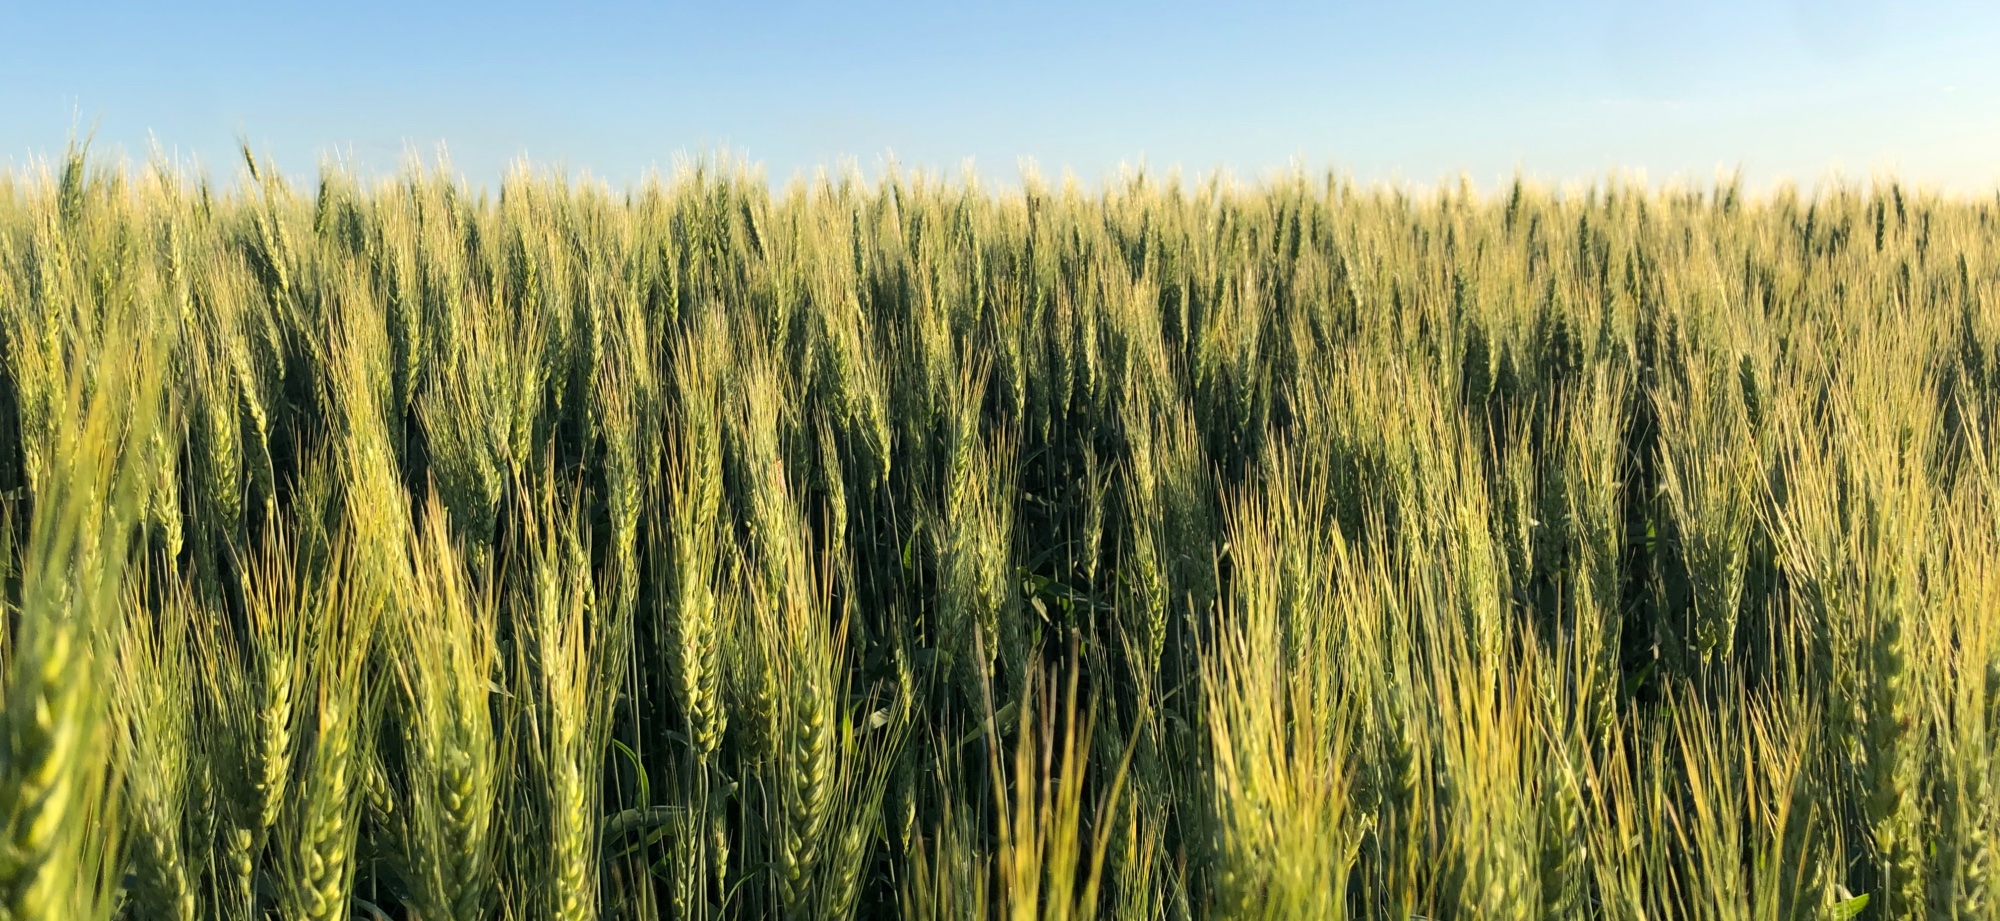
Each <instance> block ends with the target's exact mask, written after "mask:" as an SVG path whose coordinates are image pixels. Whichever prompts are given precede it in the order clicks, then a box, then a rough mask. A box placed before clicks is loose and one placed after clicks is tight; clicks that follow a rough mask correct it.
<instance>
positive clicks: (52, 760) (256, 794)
mask: <svg viewBox="0 0 2000 921" xmlns="http://www.w3.org/2000/svg"><path fill="white" fill-rule="evenodd" d="M448 177H449V171H448V170H447V169H443V168H440V169H424V168H420V167H412V168H410V169H409V170H407V171H406V172H405V173H403V174H402V175H401V176H400V177H398V178H395V179H393V180H385V181H379V182H377V181H363V180H360V179H357V178H355V177H353V176H351V175H349V174H346V173H342V172H340V171H338V170H329V171H327V172H325V173H323V174H322V175H321V176H320V177H319V178H318V179H317V182H316V183H309V184H298V183H295V182H294V181H292V180H289V179H288V178H286V177H283V176H279V175H276V174H274V173H273V172H272V171H271V170H269V169H268V168H263V167H260V164H259V162H258V161H257V159H256V158H255V157H254V156H251V155H249V154H248V153H247V152H246V154H245V163H244V166H243V168H242V169H241V171H240V178H237V179H232V180H230V181H229V182H226V183H215V182H210V181H207V180H204V179H196V178H190V177H188V176H186V175H183V174H182V173H180V172H177V171H175V170H173V169H169V168H165V167H144V168H140V167H132V166H122V165H105V164H98V163H92V162H90V161H88V160H87V159H86V158H85V157H84V155H83V154H82V153H81V152H72V153H71V154H70V155H69V156H68V157H67V158H66V159H63V160H60V161H58V162H55V163H52V164H50V165H48V166H47V167H45V168H42V169H37V170H27V171H22V172H19V173H16V174H13V175H9V176H5V177H0V575H4V595H0V597H4V603H5V616H6V619H7V625H8V629H6V630H4V631H0V658H3V659H4V673H5V678H4V700H0V823H4V838H0V919H6V921H40V919H71V918H83V919H107V918H132V919H172V921H193V919H198V918H199V919H209V918H214V919H263V918H282V919H287V921H322V919H336V918H338V919H346V918H357V919H372V921H383V919H426V921H446V919H456V921H470V919H483V918H498V919H524V921H526V919H552V921H554V919H560V921H571V919H589V918H598V917H604V918H638V919H652V918H700V919H708V918H714V919H728V918H743V919H761V918H778V919H822V918H827V919H833V918H840V919H844V918H850V917H858V918H912V919H988V918H992V919H1003V918H1004V919H1008V921H1030V919H1056V921H1061V919H1086V918H1105V919H1129V921H1150V919H1209V918H1214V919H1239V918H1243V919H1273V921H1276V919H1339V918H1392V919H1412V918H1424V919H1516V918H1519V919H1527V918H1604V919H1642V918H1643V919H1674V918H1688V919H1774V918H1783V919H1806V918H1814V919H1819V918H1825V919H1853V918H1867V919H1874V918H1882V919H1906V918H1926V919H1968V921H1970V919H1994V918H2000V865H1996V864H2000V858H1996V854H1995V849H1996V839H2000V752H1996V744H1995V743H1996V739H2000V628H1997V627H1996V625H2000V435H1996V434H1995V432H1994V428H1995V425H1996V423H2000V198H1967V197H1943V196H1940V195H1937V194H1933V193H1928V192H1923V191H1918V190H1912V189H1910V188H1907V187H1904V186H1900V185H1897V184H1895V183H1893V182H1890V181H1887V180H1883V181H1878V182H1876V183H1873V184H1871V185H1870V186H1867V187H1861V186H1856V185H1852V184H1840V183H1828V184H1825V185H1822V186H1820V187H1818V188H1817V189H1816V190H1814V191H1812V192H1802V191H1796V190H1789V189H1779V190H1777V191H1774V192H1771V193H1768V194H1761V195H1755V196H1753V195H1748V194H1745V193H1744V192H1743V191H1742V190H1741V189H1740V188H1739V187H1738V186H1737V185H1736V184H1734V183H1731V182H1726V181H1725V182H1721V183H1718V184H1715V185H1712V186H1708V187H1682V186H1659V187H1654V186H1647V185H1644V184H1639V183H1635V182H1628V181H1606V182H1599V183H1596V184H1594V185H1589V186H1578V187H1575V188H1572V189H1569V190H1566V191H1558V190H1555V189H1550V188H1543V187H1537V186H1535V185H1533V184H1528V183H1521V182H1516V183H1515V184H1514V185H1513V186H1512V187H1510V188H1504V189H1501V190H1499V191H1498V192H1496V193H1488V194H1480V193H1477V192H1475V191H1474V190H1472V189H1471V188H1470V187H1469V186H1467V185H1464V184H1460V185H1458V186H1444V187H1440V188H1438V189H1435V190H1430V191H1420V190H1411V189H1398V188H1391V187H1360V186H1355V185H1353V184H1351V183H1349V182H1347V181H1345V180H1342V179H1339V178H1338V177H1313V176H1309V175H1306V174H1304V173H1295V174H1291V175H1286V176H1279V177H1274V178H1271V179H1269V180H1266V181H1263V182H1260V183H1254V184H1245V183H1236V182H1232V181H1228V180H1225V179H1222V178H1213V179H1208V180H1203V181H1200V182H1183V181H1181V180H1180V179H1179V178H1178V177H1173V178H1168V179H1165V180H1161V179H1157V178H1147V177H1144V176H1139V175H1134V176H1128V177H1126V178H1123V179H1120V180H1117V181H1114V182H1111V183H1108V184H1107V185H1105V186H1103V187H1101V188H1089V187H1084V186H1081V185H1079V184H1076V183H1073V182H1065V183H1049V182H1045V181H1042V180H1039V179H1036V178H1034V177H1032V176H1030V177H1028V178H1027V179H1025V180H1024V181H1023V183H1022V185H1021V186H1020V187H1019V188H1018V189H1011V190H995V189H988V188H986V187H983V186H981V185H979V184H978V182H977V181H976V180H973V179H961V180H950V181H947V180H944V179H941V178H938V177H936V176H932V175H928V174H922V173H892V174H890V175H889V176H887V177H886V178H883V179H880V180H877V181H864V180H862V179H860V178H856V177H853V176H833V177H830V178H822V179H820V180H818V181H814V182H800V183H795V184H793V185H791V186H789V187H785V188H783V189H776V190H774V189H773V188H772V187H771V185H770V184H769V183H768V182H766V181H765V180H764V178H763V177H762V175H761V174H760V173H758V172H757V171H756V170H755V169H754V168H752V167H750V166H747V165H744V164H741V163H736V162H733V161H728V160H710V161H703V162H700V163H697V164H694V165H690V166H688V167H686V168H684V169H682V170H681V171H679V172H678V173H676V174H674V175H673V176H671V177H669V178H664V179H659V180H655V181H650V182H648V183H645V184H643V185H640V186H636V187H634V188H632V189H631V190H630V191H614V190H612V189H610V188H609V187H606V186H603V185H601V184H597V183H591V182H577V181H570V180H567V179H565V178H564V177H562V176H559V175H555V174H540V173H531V172H527V171H525V170H524V171H522V172H519V173H518V174H516V175H514V176H512V177H511V178H509V179H508V180H507V181H506V182H505V183H503V184H502V185H501V186H500V187H499V188H498V190H497V192H492V191H486V190H481V189H478V188H475V187H472V186H469V185H466V184H464V183H462V182H459V181H455V180H453V179H450V178H448Z"/></svg>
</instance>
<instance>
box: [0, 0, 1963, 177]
mask: <svg viewBox="0 0 2000 921" xmlns="http://www.w3.org/2000/svg"><path fill="white" fill-rule="evenodd" d="M10 7H11V9H10ZM0 22H4V23H6V26H5V28H4V29H0V168H12V169H22V168H25V167H27V166H29V165H31V164H33V163H35V162H36V161H37V158H46V157H49V156H52V155H59V154H60V153H61V152H62V150H63V148H64V145H65V144H66V143H67V142H68V141H69V139H70V138H71V137H73V136H82V135H88V136H89V137H90V140H91V150H92V152H93V153H94V154H97V155H102V156H109V157H121V156H122V157H126V158H129V159H131V160H133V161H143V160H146V159H147V158H149V157H150V156H154V155H155V152H158V153H159V154H161V155H164V156H167V157H169V158H173V159H175V160H177V161H178V162H180V163H182V164H183V165H186V164H194V165H196V166H197V167H199V168H201V169H203V170H205V171H206V172H208V173H209V175H210V176H211V177H213V178H216V179H218V180H230V179H233V178H235V177H236V176H237V175H238V174H239V173H240V170H241V167H240V163H241V160H240V158H239V157H238V155H237V153H236V150H237V147H238V143H239V141H247V142H248V143H249V145H250V146H251V147H252V149H254V150H256V151H257V152H258V153H259V154H260V155H261V156H263V157H265V158H268V159H269V160H271V161H273V162H275V163H276V164H277V165H278V166H279V167H280V168H281V169H282V170H284V171H285V172H287V173H288V174H291V175H293V176H295V177H301V178H309V177H311V176H312V175H314V174H315V173H316V171H317V170H318V169H319V168H320V167H321V166H322V165H323V164H326V163H329V162H338V163H342V164H346V165H347V166H349V167H351V168H354V169H357V170H359V171H361V172H362V173H364V174H389V173H393V172H394V171H395V170H396V169H398V168H399V167H401V166H404V165H405V164H407V163H408V162H409V161H410V159H411V158H412V157H421V158H423V159H424V160H426V161H431V160H433V159H434V158H435V156H436V155H437V153H438V152H439V151H440V150H441V149H442V150H444V151H446V152H447V153H448V157H449V163H450V168H451V169H452V170H453V171H454V172H456V173H458V174H460V175H462V176H463V177H464V178H465V179H466V180H467V181H469V182H472V183H474V184H481V185H489V186H490V185H492V184H494V183H496V182H497V181H498V180H499V179H500V178H501V177H502V176H503V175H504V174H505V173H506V171H507V170H508V169H509V167H510V166H511V165H513V164H517V163H519V162H522V161H523V159H524V158H525V160H526V161H528V162H530V163H532V164H535V165H536V166H537V167H540V168H558V169H561V170H562V171H564V172H565V174H567V175H569V176H570V177H571V178H573V179H574V178H580V177H583V176H585V175H588V176H591V177H595V178H598V179H602V180H605V181H608V182H610V183H611V184H612V185H613V186H628V185H630V184H632V183H635V182H638V181H641V180H643V179H644V178H645V177H646V176H647V175H649V174H650V173H651V172H653V171H656V170H657V171H660V172H663V173H665V172H671V171H672V170H673V169H674V168H675V166H676V164H677V163H681V162H685V161H686V160H687V159H688V158H690V157H701V156H705V155H713V154H716V153H718V152H726V153H727V154H729V155H732V156H737V157H742V158H747V159H748V160H750V161H751V162H753V163H756V164H760V165H761V166H762V168H763V170H764V173H765V175H766V176H767V177H768V178H770V179H771V181H772V182H773V183H775V184H783V183H784V182H786V181H788V180H790V179H792V178H794V177H797V176H810V175H812V174H813V173H814V172H815V171H817V170H820V169H822V168H831V169H839V168H842V167H843V166H844V165H853V166H856V167H859V168H860V169H861V170H862V171H863V172H864V173H865V174H869V175H879V173H880V171H881V170H882V169H883V168H884V167H885V164H887V163H889V162H891V161H892V160H893V162H895V163H897V164H899V165H901V166H902V167H904V168H906V169H909V168H926V169H929V170H932V171H934V172H937V173H940V174H943V175H947V176H957V175H960V174H961V171H962V170H963V168H964V167H965V165H966V164H968V163H970V164H971V166H972V168H973V169H974V170H975V171H976V173H977V174H978V175H979V176H980V177H981V180H982V181H984V182H992V183H996V184H1006V183H1009V182H1013V181H1018V178H1019V177H1020V176H1021V174H1022V170H1023V168H1024V166H1023V165H1024V164H1027V163H1032V164H1034V165H1035V168H1036V169H1037V170H1038V172H1039V173H1040V174H1041V175H1043V176H1046V177H1051V178H1055V177H1059V176H1061V175H1062V174H1064V173H1065V172H1073V173H1074V174H1075V175H1076V176H1077V177H1079V178H1081V179H1082V180H1084V181H1086V182H1092V183H1097V182H1103V181H1107V180H1110V179H1113V178H1115V177H1117V176H1118V175H1119V174H1120V172H1121V171H1122V170H1126V169H1132V168H1144V169H1145V170H1146V171H1147V172H1148V173H1149V174H1153V175H1156V176H1157V175H1161V174H1164V173H1166V172H1167V171H1169V170H1172V169H1174V168H1178V169H1179V170H1180V171H1181V172H1182V174H1183V175H1184V176H1185V177H1188V178H1195V177H1199V176H1202V175H1205V174H1208V173H1209V172H1211V171H1213V170H1216V169H1224V170H1227V171H1228V172H1229V173H1230V174H1231V175H1233V176H1235V177H1237V178H1240V179H1250V180H1254V179H1257V178H1261V177H1264V176H1268V175H1270V174H1272V173H1274V172H1279V171H1283V170H1287V169H1292V168H1299V167H1303V168H1304V169H1306V170H1308V171H1310V172H1314V173H1318V172H1320V171H1322V170H1327V169H1332V170H1336V171H1338V172H1341V173H1346V174H1349V175H1351V176H1353V177H1354V178H1355V179H1356V180H1358V181H1361V182H1383V181H1391V182H1400V183H1406V184H1415V185H1420V186H1429V185H1433V184H1436V183H1439V182H1443V181H1455V180H1456V178H1457V177H1458V176H1460V175H1461V174H1463V175H1466V176H1468V177H1470V178H1471V180H1472V181H1473V182H1474V184H1475V185H1477V186H1479V187H1481V188H1486V189H1493V188H1497V187H1499V186H1500V185H1501V184H1503V183H1504V182H1506V181H1507V180H1508V179H1510V178H1511V177H1512V176H1514V175H1516V174H1517V173H1519V174H1521V175H1524V176H1527V177H1528V178H1530V179H1533V180H1537V181H1542V182H1549V183H1564V182H1573V181H1589V180H1593V179H1601V178H1603V177H1606V176H1609V175H1614V174H1616V175H1621V176H1630V175H1635V174H1636V175H1639V176H1642V177H1644V178H1645V179H1647V180H1648V181H1650V182H1653V183H1655V184H1660V183H1664V182H1695V183H1708V182H1711V181H1713V180H1714V179H1715V177H1716V176H1717V175H1719V174H1720V173H1724V172H1740V175H1741V176H1742V177H1743V179H1744V181H1745V183H1746V184H1748V185H1749V186H1751V187H1752V188H1753V189H1756V188H1768V187H1770V186H1771V185H1772V184H1774V183H1778V182H1783V181H1796V182H1799V183H1801V184H1803V185H1808V186H1809V185H1811V184H1813V183H1815V182H1818V181H1821V180H1824V179H1826V178H1828V177H1829V176H1833V175H1835V174H1839V175H1843V176H1845V177H1847V178H1848V179H1852V180H1858V181H1865V180H1867V179H1868V178H1870V177H1871V176H1874V175H1879V174H1882V173H1883V172H1884V171H1893V172H1894V173H1895V174H1896V175H1898V176H1899V177H1902V178H1903V179H1905V180H1907V181H1911V182H1916V183H1919V184H1923V185H1926V186H1930V187H1933V188H1938V189H1941V190H1944V191H1948V192H1957V193H1965V194H1991V193H1993V192H1995V191H2000V3H1995V2H1993V0H1907V2H1900V3H1892V2H1886V0H1729V2H1712V0H1672V2H1654V0H1599V2H1577V0H1570V2H1558V0H1529V2H1518V3H1507V4H1501V3H1492V2H1471V0H1403V2H1387V0H1369V2H1349V0H1321V2H1317V3H1270V2H1255V0H1244V2H1217V0H1206V2H1188V3H1181V2H1163V3H1150V4H1139V3H1112V2H1085V0H1071V2H1062V3H1043V2H1017V3H1006V4H994V3H982V2H973V0H955V2H933V3H882V2H867V0H856V2H849V3H844V4H827V3H803V2H766V3H759V2H705V3H694V4H685V3H660V2H654V3H611V2H589V0H576V2H567V3H561V4H552V3H532V4H530V3H516V2H511V0H491V2H483V3H476V4H475V3H466V2H432V3H424V2H416V0H404V2H397V3H390V2H378V0H347V2H343V3H289V2H275V3H274V2H269V0H264V2H259V3H255V4H240V5H239V4H227V3H198V2H190V3H179V4H162V3H153V2H146V3H140V2H132V0H93V2H90V3H77V4H65V3H51V2H34V0H0Z"/></svg>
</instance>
